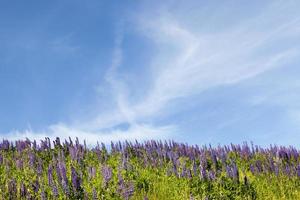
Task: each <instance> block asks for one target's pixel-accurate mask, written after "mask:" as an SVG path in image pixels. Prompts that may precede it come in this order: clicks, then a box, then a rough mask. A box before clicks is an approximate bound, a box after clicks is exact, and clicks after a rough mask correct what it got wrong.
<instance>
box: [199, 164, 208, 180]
mask: <svg viewBox="0 0 300 200" xmlns="http://www.w3.org/2000/svg"><path fill="white" fill-rule="evenodd" d="M200 175H201V178H202V179H203V180H206V178H207V172H206V169H205V167H204V166H200Z"/></svg>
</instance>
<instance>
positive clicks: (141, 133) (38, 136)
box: [4, 124, 176, 145]
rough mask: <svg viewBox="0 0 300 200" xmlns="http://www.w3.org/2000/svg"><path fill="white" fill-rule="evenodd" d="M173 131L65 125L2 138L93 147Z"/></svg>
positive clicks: (159, 136)
mask: <svg viewBox="0 0 300 200" xmlns="http://www.w3.org/2000/svg"><path fill="white" fill-rule="evenodd" d="M175 131H176V130H175V127H172V126H163V127H159V128H157V127H153V126H150V125H146V124H139V125H133V126H131V127H129V129H128V130H116V129H114V130H110V131H84V130H80V129H76V128H74V127H70V126H67V125H65V124H56V125H52V126H50V127H48V128H47V130H45V131H40V132H37V131H33V130H31V129H27V130H24V131H12V132H10V133H9V134H5V135H4V138H5V139H9V140H13V141H14V140H19V139H25V138H29V139H30V140H37V141H39V140H42V139H45V137H49V138H50V139H51V140H55V138H56V137H59V138H60V139H61V140H64V139H67V140H68V138H69V137H71V138H72V139H75V137H78V139H79V140H80V141H81V142H83V141H84V140H86V142H87V143H88V144H91V145H95V144H96V143H97V142H103V143H106V144H109V143H110V142H111V141H114V142H116V141H124V140H128V141H134V140H138V141H143V140H150V139H167V138H169V137H170V136H171V134H172V135H173V134H174V133H175Z"/></svg>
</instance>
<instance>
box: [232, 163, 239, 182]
mask: <svg viewBox="0 0 300 200" xmlns="http://www.w3.org/2000/svg"><path fill="white" fill-rule="evenodd" d="M232 175H233V178H234V179H235V180H237V181H239V170H238V168H237V166H236V164H235V163H233V168H232Z"/></svg>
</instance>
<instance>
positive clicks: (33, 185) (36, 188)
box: [32, 179, 40, 193]
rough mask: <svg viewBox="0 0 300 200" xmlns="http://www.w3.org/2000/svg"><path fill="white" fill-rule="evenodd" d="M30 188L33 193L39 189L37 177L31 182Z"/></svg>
mask: <svg viewBox="0 0 300 200" xmlns="http://www.w3.org/2000/svg"><path fill="white" fill-rule="evenodd" d="M32 189H33V191H34V192H35V193H37V192H38V191H39V189H40V183H39V181H38V180H37V179H36V180H35V181H34V182H33V183H32Z"/></svg>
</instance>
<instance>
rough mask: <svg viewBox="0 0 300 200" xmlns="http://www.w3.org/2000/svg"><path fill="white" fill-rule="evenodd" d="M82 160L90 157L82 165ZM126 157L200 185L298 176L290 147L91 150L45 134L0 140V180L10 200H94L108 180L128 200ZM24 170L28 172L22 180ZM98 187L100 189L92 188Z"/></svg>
mask: <svg viewBox="0 0 300 200" xmlns="http://www.w3.org/2000/svg"><path fill="white" fill-rule="evenodd" d="M114 155H116V157H117V158H119V163H118V166H117V167H118V173H117V174H114V172H115V171H116V166H112V164H111V161H110V159H111V157H112V156H114ZM88 159H89V160H92V161H91V162H89V163H88V164H87V163H85V162H86V160H88ZM132 160H134V161H135V162H136V163H138V164H139V165H140V166H142V167H143V168H151V169H160V170H164V171H163V173H165V174H167V175H168V176H172V177H173V178H175V179H180V180H181V179H186V180H194V179H197V180H199V181H201V182H205V183H207V182H212V181H215V180H217V179H218V178H220V177H222V178H224V177H225V178H226V180H232V182H235V183H242V184H243V183H244V184H245V185H248V184H249V183H250V182H251V180H250V179H249V177H251V176H248V177H247V176H245V175H244V174H246V173H244V172H247V173H252V175H253V176H257V175H266V174H267V175H272V176H274V177H279V176H285V177H288V178H296V179H297V178H299V179H300V153H299V151H298V150H297V149H296V148H294V147H282V146H274V145H273V146H270V147H269V148H261V147H259V146H255V145H253V144H251V145H248V144H247V143H244V144H242V145H233V144H231V145H226V146H217V147H212V146H202V147H199V146H198V145H193V146H190V145H187V144H182V143H176V142H174V141H164V142H163V141H154V140H150V141H146V142H144V143H139V142H137V141H135V142H129V141H125V142H116V143H113V142H112V143H111V146H110V147H108V146H105V144H103V143H101V144H99V143H98V144H97V146H96V147H95V148H92V149H88V148H87V146H86V144H85V142H84V144H80V143H79V140H78V139H76V140H75V141H72V139H71V138H69V140H65V141H64V142H62V141H61V140H60V139H59V138H56V139H55V141H53V143H52V144H51V141H50V139H49V138H45V140H41V141H40V143H37V142H36V141H30V140H28V139H26V140H24V141H22V140H19V141H16V142H15V143H12V142H9V141H8V140H3V141H2V142H0V167H1V170H2V172H5V176H3V177H5V180H4V181H2V180H1V181H2V182H3V183H5V184H4V185H6V186H7V187H6V188H5V189H6V190H7V191H6V192H7V193H8V194H9V195H10V196H9V195H8V198H11V199H14V198H15V196H14V195H17V196H18V197H20V198H23V197H24V198H29V199H30V198H32V199H34V198H37V199H40V198H42V199H51V198H56V197H59V196H61V195H63V196H64V198H66V199H67V198H69V199H83V198H86V199H98V198H100V195H103V193H105V191H110V190H109V189H108V188H109V186H111V185H113V184H117V187H116V188H115V190H116V191H115V193H117V195H119V196H120V197H122V198H123V199H129V198H130V197H132V196H133V195H134V192H135V191H136V190H137V187H136V186H135V184H136V183H135V182H134V181H133V180H130V179H129V178H128V176H127V175H126V174H130V172H133V171H134V167H136V166H134V165H133V164H132ZM241 163H243V164H241ZM25 174H31V175H32V174H34V175H32V177H30V178H29V179H26V180H24V178H23V177H25ZM126 176H127V177H126ZM98 177H102V180H101V179H100V181H102V184H101V183H100V184H99V185H101V186H99V185H91V186H90V188H89V189H86V188H84V187H86V186H84V183H86V182H84V180H87V182H91V184H92V183H94V182H97V181H99V178H98ZM84 178H86V179H84ZM116 180H117V181H116ZM45 183H46V184H47V185H46V186H45V185H43V184H45ZM0 187H1V186H0ZM99 187H102V188H101V190H103V191H104V192H103V191H102V192H100V191H98V189H99ZM1 191H2V188H1ZM88 192H90V194H88ZM36 194H39V196H38V197H37V196H35V195H36ZM113 195H115V194H113ZM0 198H1V197H0ZM144 199H147V197H145V198H144ZM191 199H193V197H192V196H191Z"/></svg>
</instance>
